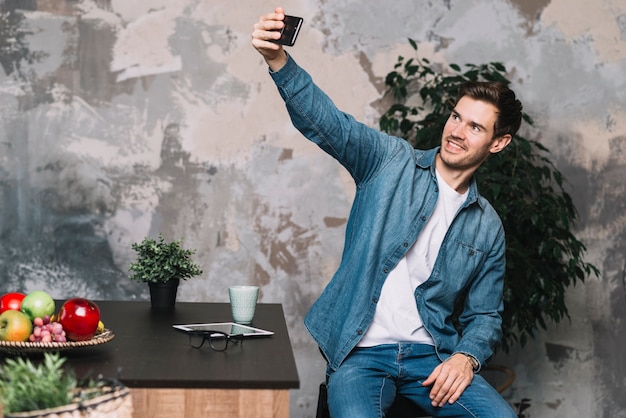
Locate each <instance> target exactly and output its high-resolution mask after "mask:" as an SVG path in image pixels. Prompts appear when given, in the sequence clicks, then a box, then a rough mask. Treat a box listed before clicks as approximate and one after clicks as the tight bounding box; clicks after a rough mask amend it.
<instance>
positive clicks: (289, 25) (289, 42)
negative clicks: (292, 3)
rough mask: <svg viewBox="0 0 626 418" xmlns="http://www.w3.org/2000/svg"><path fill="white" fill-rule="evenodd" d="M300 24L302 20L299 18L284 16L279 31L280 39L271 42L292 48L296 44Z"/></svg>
mask: <svg viewBox="0 0 626 418" xmlns="http://www.w3.org/2000/svg"><path fill="white" fill-rule="evenodd" d="M302 22H303V19H302V18H301V17H297V16H288V15H285V19H284V20H283V23H284V26H283V28H282V29H281V31H280V39H276V40H273V41H272V42H274V43H277V44H280V45H285V46H293V45H294V44H295V43H296V38H297V37H298V33H299V32H300V27H301V26H302Z"/></svg>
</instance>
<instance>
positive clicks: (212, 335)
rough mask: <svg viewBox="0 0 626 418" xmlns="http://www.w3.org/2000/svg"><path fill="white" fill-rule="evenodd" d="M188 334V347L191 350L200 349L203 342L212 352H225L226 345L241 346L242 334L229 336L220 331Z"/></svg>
mask: <svg viewBox="0 0 626 418" xmlns="http://www.w3.org/2000/svg"><path fill="white" fill-rule="evenodd" d="M188 334H189V345H191V346H192V347H193V348H200V347H202V346H203V345H204V343H205V342H207V341H208V342H209V346H210V347H211V349H213V350H214V351H226V349H227V348H228V343H229V342H232V343H233V344H238V343H242V344H243V334H237V335H229V334H226V333H225V332H221V331H191V332H189V333H188Z"/></svg>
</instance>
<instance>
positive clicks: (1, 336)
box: [0, 309, 33, 341]
mask: <svg viewBox="0 0 626 418" xmlns="http://www.w3.org/2000/svg"><path fill="white" fill-rule="evenodd" d="M31 332H33V323H32V322H31V321H30V318H29V317H28V316H27V315H26V314H24V313H22V312H20V311H17V310H15V309H9V310H8V311H5V312H2V314H0V340H1V341H27V340H28V337H29V336H30V333H31Z"/></svg>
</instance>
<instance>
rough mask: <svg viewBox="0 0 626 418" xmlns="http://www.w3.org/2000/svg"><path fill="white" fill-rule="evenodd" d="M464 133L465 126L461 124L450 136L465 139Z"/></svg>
mask: <svg viewBox="0 0 626 418" xmlns="http://www.w3.org/2000/svg"><path fill="white" fill-rule="evenodd" d="M464 132H465V125H464V124H462V123H459V124H458V125H455V126H454V128H453V129H452V131H451V132H450V134H451V135H452V136H453V137H455V138H459V139H463V138H465V135H464Z"/></svg>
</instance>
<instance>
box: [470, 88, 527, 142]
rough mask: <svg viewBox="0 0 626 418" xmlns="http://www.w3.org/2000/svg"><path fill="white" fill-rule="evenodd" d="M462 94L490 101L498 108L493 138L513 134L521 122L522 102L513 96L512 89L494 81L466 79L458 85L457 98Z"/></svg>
mask: <svg viewBox="0 0 626 418" xmlns="http://www.w3.org/2000/svg"><path fill="white" fill-rule="evenodd" d="M463 96H468V97H470V98H472V99H474V100H480V101H483V102H487V103H491V104H492V105H494V106H495V107H496V109H498V117H497V119H496V123H495V124H494V127H493V137H494V138H498V137H501V136H503V135H506V134H510V135H511V136H515V134H516V133H517V131H518V129H519V127H520V125H521V124H522V103H521V102H520V101H519V100H517V99H516V98H515V92H514V91H513V90H511V89H510V88H508V87H507V86H505V85H504V84H502V83H499V82H496V81H468V82H465V83H463V84H461V86H460V87H459V100H461V97H463Z"/></svg>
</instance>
